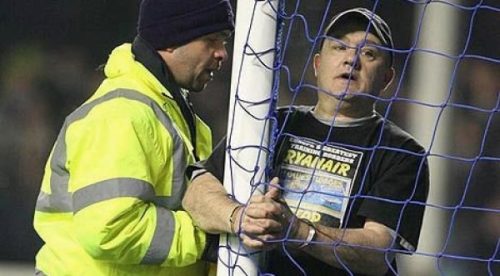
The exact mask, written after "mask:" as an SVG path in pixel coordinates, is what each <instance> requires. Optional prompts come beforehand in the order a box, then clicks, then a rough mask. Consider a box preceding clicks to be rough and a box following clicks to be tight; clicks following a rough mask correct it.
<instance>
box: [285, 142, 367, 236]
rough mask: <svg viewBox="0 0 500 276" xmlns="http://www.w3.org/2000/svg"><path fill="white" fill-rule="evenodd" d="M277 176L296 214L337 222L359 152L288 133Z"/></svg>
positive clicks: (318, 220)
mask: <svg viewBox="0 0 500 276" xmlns="http://www.w3.org/2000/svg"><path fill="white" fill-rule="evenodd" d="M285 150H286V153H285V155H284V159H283V160H282V162H281V165H280V170H279V172H280V173H279V176H280V180H281V182H282V185H283V187H284V190H285V192H284V198H285V200H286V202H287V203H288V205H289V206H290V207H291V208H292V210H294V211H297V216H298V217H299V218H303V219H307V220H309V221H311V222H320V223H321V224H323V225H329V226H336V227H338V226H340V225H341V224H342V221H343V219H344V214H345V211H346V208H347V204H348V202H349V195H350V194H351V190H352V185H353V183H354V180H355V179H356V174H357V171H358V169H359V165H360V163H361V158H362V157H363V153H362V152H359V151H353V150H350V149H346V148H342V147H338V146H332V145H323V146H322V145H321V143H320V142H318V141H315V140H311V139H306V138H301V139H297V138H294V137H291V138H290V140H289V146H288V148H286V149H285Z"/></svg>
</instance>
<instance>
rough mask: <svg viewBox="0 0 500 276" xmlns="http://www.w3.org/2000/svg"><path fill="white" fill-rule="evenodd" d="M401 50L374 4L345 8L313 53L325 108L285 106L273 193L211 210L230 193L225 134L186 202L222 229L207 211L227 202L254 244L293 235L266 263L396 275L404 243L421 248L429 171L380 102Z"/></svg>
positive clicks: (294, 270) (233, 224) (200, 220)
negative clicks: (374, 10) (380, 108)
mask: <svg viewBox="0 0 500 276" xmlns="http://www.w3.org/2000/svg"><path fill="white" fill-rule="evenodd" d="M368 23H369V24H368ZM367 30H368V31H367ZM393 48H394V46H393V42H392V37H391V32H390V29H389V27H388V25H387V24H386V23H385V22H384V21H383V20H382V19H381V18H380V17H379V16H377V15H376V14H374V13H372V12H371V11H369V10H366V9H362V8H356V9H351V10H348V11H345V12H343V13H340V14H338V15H336V16H335V17H334V18H333V19H332V21H331V22H330V24H329V26H328V27H327V29H326V32H325V39H324V40H323V41H322V43H321V46H320V51H319V53H318V54H316V55H315V57H314V69H315V75H316V77H317V86H318V102H317V104H316V106H314V107H303V106H299V107H297V106H295V107H294V106H290V107H285V108H281V109H279V110H278V127H279V129H280V130H281V134H282V135H281V136H280V139H279V141H278V143H277V145H278V146H277V148H276V151H275V156H274V157H275V158H274V160H275V164H274V174H275V175H276V176H277V178H276V179H275V180H274V181H273V182H272V185H271V186H270V188H269V190H268V192H267V193H266V194H265V195H258V196H254V197H253V198H252V199H251V200H250V203H249V204H248V205H247V206H246V207H245V208H242V207H241V206H239V205H238V204H237V203H234V202H233V204H229V203H228V204H227V205H225V206H220V205H219V206H214V208H217V209H215V210H211V207H210V206H211V204H212V203H211V202H214V201H213V199H214V198H216V197H222V196H226V193H225V191H224V189H223V188H222V186H221V184H220V183H221V181H222V179H223V178H222V177H223V165H224V155H225V150H224V149H225V148H224V145H225V142H222V143H221V144H220V146H218V147H217V149H216V150H215V151H214V153H213V154H212V156H211V157H210V158H209V159H208V160H207V161H206V162H204V163H203V164H202V165H200V166H201V167H193V168H192V170H194V171H195V173H194V176H193V177H194V179H193V182H192V184H191V185H190V187H189V188H188V191H187V193H186V196H185V198H184V202H183V205H184V207H185V209H186V210H187V211H188V212H190V214H191V215H192V217H193V220H194V221H195V222H196V223H197V225H198V226H199V227H201V228H202V229H205V230H206V231H209V232H219V231H220V230H223V229H213V228H211V227H212V226H213V225H215V223H216V222H210V221H208V220H207V219H204V218H206V217H210V216H209V215H207V213H206V212H213V211H221V212H226V213H227V214H228V223H229V226H227V227H226V228H229V229H231V232H239V234H240V237H241V238H242V241H243V243H244V244H245V245H246V246H248V247H251V248H264V249H266V248H273V247H276V245H277V244H280V243H281V242H280V240H281V241H282V240H285V242H284V243H285V244H284V245H285V246H278V247H277V248H275V249H274V250H271V251H270V252H269V254H268V263H269V265H268V267H266V268H262V272H268V273H273V274H275V275H302V274H305V275H322V274H326V275H348V274H350V273H354V274H355V275H363V274H375V275H383V274H386V275H393V274H395V273H396V272H397V268H396V264H395V261H394V253H395V252H404V253H412V252H413V251H415V250H416V248H417V245H418V239H419V234H420V228H421V224H422V217H423V212H424V206H425V201H426V199H427V193H428V186H429V183H428V181H429V175H428V167H427V160H426V152H425V150H424V149H423V147H422V146H420V145H419V144H418V143H417V142H416V141H415V139H413V138H412V137H411V136H410V135H409V134H408V133H406V132H404V131H403V130H401V129H400V128H399V127H398V126H396V125H395V124H393V123H392V122H390V121H388V120H386V119H385V118H384V117H382V116H381V115H379V114H378V113H376V112H375V111H374V102H375V99H376V97H377V96H378V95H379V93H380V92H381V91H383V90H385V89H386V88H387V86H388V85H389V84H390V83H391V81H392V79H393V78H394V69H393V67H392V60H393V56H392V52H389V51H387V50H386V49H393ZM205 172H207V173H205ZM277 179H279V180H277ZM278 181H279V185H277V184H278ZM278 187H279V188H278ZM228 200H229V199H228ZM212 205H213V204H212ZM240 219H241V220H240ZM280 245H281V244H280Z"/></svg>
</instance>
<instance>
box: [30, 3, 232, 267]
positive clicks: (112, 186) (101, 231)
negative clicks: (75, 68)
mask: <svg viewBox="0 0 500 276" xmlns="http://www.w3.org/2000/svg"><path fill="white" fill-rule="evenodd" d="M233 24H234V23H233V13H232V9H231V6H230V4H229V1H228V0H143V1H142V2H141V6H140V11H139V20H138V27H137V30H138V35H137V37H136V38H135V40H134V42H133V43H132V44H123V45H121V46H119V47H117V48H116V49H114V50H113V52H112V53H111V55H110V56H109V60H108V62H107V64H106V66H105V69H104V72H105V75H106V79H105V80H104V81H103V82H102V84H101V85H100V86H99V88H98V89H97V91H96V92H95V94H94V95H92V96H91V97H90V99H88V100H87V101H86V102H85V103H84V104H83V105H82V106H80V107H79V108H77V109H76V110H75V111H74V112H73V113H71V114H70V115H69V116H68V117H67V118H66V121H65V123H64V125H63V127H62V130H61V132H60V133H59V136H58V138H57V141H56V142H55V145H54V147H53V149H52V152H51V154H50V156H49V160H48V162H47V165H46V167H45V176H44V178H43V181H42V186H41V191H40V195H39V197H38V201H37V204H36V210H35V218H34V227H35V229H36V231H37V232H38V234H39V235H40V237H41V238H42V239H43V241H44V242H45V244H44V246H43V247H42V248H41V249H40V251H39V252H38V254H37V256H36V273H37V275H203V274H206V271H207V265H206V263H205V262H204V261H203V260H202V259H203V255H204V252H205V249H206V248H207V245H208V238H207V237H208V235H207V234H205V233H204V232H203V231H201V230H200V229H198V228H197V227H196V226H195V225H194V224H193V221H192V219H191V218H190V216H189V215H188V214H187V213H186V212H185V211H183V210H182V206H181V200H182V197H183V195H184V191H185V189H186V185H187V179H186V177H185V175H184V170H185V168H186V166H188V165H189V164H192V163H194V162H195V161H196V160H200V159H205V158H206V157H207V156H208V155H209V153H210V151H211V148H212V141H211V132H210V129H209V128H208V126H207V125H205V123H204V122H203V121H202V120H201V119H200V118H198V117H197V116H196V115H195V114H194V113H193V112H192V109H191V107H190V103H189V102H188V100H187V94H188V93H189V91H201V90H203V89H204V88H205V86H206V85H207V83H208V82H209V81H210V80H211V79H212V78H213V74H214V72H216V71H218V70H219V69H220V66H221V65H222V63H223V62H224V61H225V60H226V59H227V55H228V53H227V51H226V48H225V42H226V40H227V38H228V37H229V36H230V35H231V32H232V31H233V28H234V25H233ZM229 212H230V210H229ZM215 215H221V216H225V217H228V216H230V215H229V214H226V213H224V212H222V213H221V214H215ZM221 221H224V223H225V221H226V220H225V219H222V220H221Z"/></svg>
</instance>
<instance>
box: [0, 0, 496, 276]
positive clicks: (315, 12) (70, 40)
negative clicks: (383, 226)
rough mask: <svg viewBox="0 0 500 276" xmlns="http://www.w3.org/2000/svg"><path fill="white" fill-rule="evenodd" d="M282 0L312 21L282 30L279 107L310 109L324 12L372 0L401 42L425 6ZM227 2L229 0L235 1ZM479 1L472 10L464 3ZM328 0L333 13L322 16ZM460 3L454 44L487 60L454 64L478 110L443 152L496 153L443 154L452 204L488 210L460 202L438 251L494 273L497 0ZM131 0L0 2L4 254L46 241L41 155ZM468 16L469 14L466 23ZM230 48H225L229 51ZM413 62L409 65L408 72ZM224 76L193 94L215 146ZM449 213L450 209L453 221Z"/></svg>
mask: <svg viewBox="0 0 500 276" xmlns="http://www.w3.org/2000/svg"><path fill="white" fill-rule="evenodd" d="M286 2H287V4H286V11H287V13H288V15H293V14H294V13H293V12H294V11H296V14H295V15H303V16H304V18H305V19H306V21H307V28H306V25H305V24H303V23H302V21H301V20H298V17H297V16H295V17H293V16H291V18H292V19H293V22H292V21H290V20H286V21H285V23H286V27H285V32H284V33H285V34H287V33H288V31H289V30H290V34H291V36H290V38H289V40H288V41H289V42H288V44H287V50H286V52H285V56H284V57H285V59H284V63H285V65H286V66H288V67H289V68H290V72H291V74H290V78H288V77H287V76H286V75H285V74H284V72H281V73H282V74H281V77H282V79H281V88H280V104H289V103H290V100H291V98H292V97H293V96H294V94H295V93H297V95H298V100H297V102H296V103H300V104H312V103H314V102H315V95H314V94H315V91H313V90H311V89H307V88H304V87H303V86H302V84H312V85H314V76H313V75H312V70H311V67H312V66H311V63H310V62H309V63H307V58H308V56H309V55H310V54H311V53H313V52H314V51H313V49H314V47H313V45H312V44H311V42H310V41H308V40H307V39H306V38H305V37H306V35H305V34H306V33H308V34H309V35H310V36H315V35H316V34H317V33H318V32H319V31H320V30H319V26H320V22H321V19H322V18H323V16H326V18H329V17H330V16H331V15H333V14H335V13H337V12H339V11H341V10H343V9H345V8H349V7H354V6H364V7H367V8H369V9H372V8H373V7H374V5H377V9H376V10H377V13H379V14H380V15H382V17H384V18H386V20H387V21H388V23H389V25H391V26H392V29H393V30H392V31H393V34H394V39H395V41H396V45H397V48H400V49H407V48H409V47H410V46H411V45H412V44H413V43H414V42H415V39H414V32H415V30H414V27H413V22H414V20H415V14H416V13H415V11H416V9H418V8H419V7H422V5H423V3H424V2H425V1H407V0H384V1H380V2H379V1H347V0H346V1H331V2H329V1H325V0H305V1H302V2H300V3H299V4H298V5H297V6H296V2H295V1H286ZM455 2H458V1H455ZM232 3H233V7H234V6H235V1H234V0H233V1H232ZM480 3H482V6H481V7H480V8H479V9H476V10H474V9H472V8H470V7H474V6H476V5H479V4H480ZM327 4H329V5H330V7H331V9H330V11H329V12H328V13H326V14H324V9H325V7H326V6H327ZM460 4H461V5H463V7H464V8H463V9H460V10H461V19H462V21H463V25H462V26H461V27H460V33H461V34H462V35H461V36H462V37H461V38H460V40H461V41H469V43H468V44H463V45H461V46H462V48H463V46H465V45H466V46H467V48H466V49H465V51H464V53H465V54H470V55H478V56H481V57H483V58H481V59H477V58H475V59H472V58H465V59H463V60H461V61H460V63H459V66H458V68H457V77H456V79H455V81H454V87H453V89H452V90H453V91H452V93H453V94H452V101H453V102H455V103H459V104H467V105H470V106H473V107H476V108H481V110H471V109H460V108H455V111H454V112H455V116H456V122H458V123H457V124H455V125H454V126H453V127H452V129H451V133H450V134H449V143H451V145H452V148H454V150H453V151H452V152H450V153H449V154H450V155H452V156H455V157H461V158H465V159H467V158H468V160H473V159H474V158H475V157H477V156H483V157H484V156H486V157H492V158H490V159H488V160H490V161H482V160H478V161H477V162H476V163H473V162H470V161H468V162H465V161H461V159H455V160H454V161H450V166H451V167H450V172H449V180H448V181H449V183H448V184H449V185H451V186H450V187H452V188H453V189H451V190H450V196H449V203H450V205H453V206H474V207H477V208H489V210H490V211H489V212H485V211H482V210H480V211H474V210H470V209H467V210H466V209H463V210H462V209H460V210H459V211H458V212H456V213H455V215H456V216H455V217H454V218H453V221H452V220H451V219H450V221H452V222H453V227H451V229H450V230H449V231H450V237H449V243H448V244H447V246H446V248H445V249H444V250H443V252H445V253H448V254H452V255H463V256H468V257H471V258H480V259H485V258H486V259H487V258H491V259H496V263H494V264H493V263H492V266H493V267H496V268H498V259H499V257H498V252H496V253H495V247H498V246H500V245H498V244H497V243H498V238H499V237H500V215H499V209H500V195H499V192H498V186H499V185H498V184H499V182H500V177H499V175H500V165H499V163H500V162H499V160H498V158H499V157H500V153H499V152H500V150H499V145H498V143H499V141H500V134H499V133H500V130H499V129H500V122H499V121H500V120H499V118H498V117H499V115H498V113H499V111H498V106H497V107H496V108H495V103H496V101H497V100H498V97H499V91H500V83H499V77H500V75H499V72H500V68H499V64H498V61H499V59H500V50H499V46H500V31H499V30H498V28H499V27H498V26H500V20H499V18H500V12H498V9H499V8H500V3H499V2H498V1H496V0H490V1H479V0H477V1H472V0H469V1H460ZM138 6H139V1H130V0H128V1H127V0H125V1H118V0H85V1H83V0H71V1H68V0H44V1H34V0H23V1H14V0H2V1H1V2H0V65H1V66H0V222H1V226H0V261H21V262H28V263H33V262H34V256H35V253H36V251H37V250H38V248H39V247H40V246H41V244H42V243H41V241H40V239H39V238H38V236H37V235H36V233H35V232H34V230H33V227H32V218H33V210H34V205H35V201H36V197H37V195H38V190H39V187H40V181H41V178H42V174H43V170H44V164H45V161H46V160H47V158H48V154H49V152H50V149H51V147H52V144H53V142H54V141H55V137H56V135H57V133H58V131H59V128H60V127H61V125H62V122H63V120H64V118H65V116H66V115H68V114H69V113H70V112H71V111H72V110H73V109H75V108H76V107H77V106H78V105H80V104H81V103H82V102H83V101H84V100H85V99H86V98H87V97H89V96H90V95H91V94H92V93H93V91H94V90H95V88H96V87H97V86H98V84H99V83H100V81H101V80H102V79H103V75H102V72H101V71H100V70H99V69H98V68H99V66H100V65H102V64H104V63H105V62H106V59H107V55H108V54H109V52H110V51H111V50H112V49H113V48H114V47H115V46H117V45H119V44H121V43H124V42H130V41H131V40H132V39H133V38H134V36H135V33H136V32H135V23H136V18H137V11H138ZM488 7H493V8H488ZM495 9H496V10H497V11H495ZM472 18H474V21H470V20H471V19H472ZM472 23H473V24H472ZM471 25H472V27H471V28H469V27H470V26H471ZM290 26H291V29H288V28H289V27H290ZM469 30H470V32H469ZM469 35H470V39H469V40H467V37H468V36H469ZM231 43H232V42H230V43H229V44H228V45H231ZM231 48H232V46H229V51H230V56H231V55H232V49H231ZM408 55H409V54H408V53H402V54H398V55H397V56H396V60H395V66H396V69H397V70H398V72H399V74H398V75H400V76H401V75H402V74H401V73H402V69H403V65H404V61H405V59H406V58H408ZM409 60H410V61H411V57H409ZM411 68H412V64H411V63H410V64H409V67H408V68H407V69H406V70H411ZM230 72H231V60H229V61H228V62H227V63H226V64H225V65H224V69H223V71H222V72H221V73H220V74H218V75H217V76H216V79H215V80H214V81H213V82H212V83H210V84H209V87H208V88H207V89H206V91H203V92H202V93H199V94H195V95H193V102H194V106H195V109H196V110H197V111H198V113H199V114H200V116H201V117H202V118H204V119H205V121H207V123H208V124H209V125H210V126H211V127H212V129H213V134H214V141H217V140H218V139H220V138H221V137H222V136H223V135H224V133H225V129H226V120H227V111H226V110H227V106H228V99H229V87H230V80H231V78H230ZM303 72H305V73H304V74H303ZM405 76H406V77H405V79H403V81H402V82H401V83H402V85H401V88H400V90H398V91H397V92H398V96H399V97H401V98H411V97H412V96H411V95H410V92H409V89H408V85H409V83H410V81H411V80H410V77H409V74H406V75H405ZM289 88H292V89H291V90H290V89H289ZM395 89H396V86H395V85H393V86H392V88H391V91H389V92H388V94H387V95H385V96H386V97H391V95H394V93H395V92H396V91H395ZM406 107H407V102H406V101H398V99H396V101H395V102H394V105H393V107H392V109H391V112H390V113H389V114H388V116H389V117H390V118H391V119H392V120H394V121H396V122H397V123H399V124H401V125H402V126H403V127H404V126H406V125H407V122H408V116H407V113H406ZM378 108H379V110H380V111H383V110H385V108H386V107H385V106H384V104H382V103H381V104H379V106H378ZM489 119H490V120H489ZM488 120H489V121H488ZM488 122H490V124H489V125H488V124H487V123H488ZM464 194H465V195H466V196H463V195H464ZM452 214H453V213H452V212H450V217H451V215H452ZM497 251H498V248H497ZM440 263H441V265H443V267H444V268H445V270H446V271H461V272H462V273H463V272H465V273H482V272H486V269H487V264H485V263H484V262H480V261H466V260H465V261H464V260H462V261H459V260H456V259H453V258H446V257H443V258H441V259H440ZM456 275H459V274H456ZM460 275H467V274H460Z"/></svg>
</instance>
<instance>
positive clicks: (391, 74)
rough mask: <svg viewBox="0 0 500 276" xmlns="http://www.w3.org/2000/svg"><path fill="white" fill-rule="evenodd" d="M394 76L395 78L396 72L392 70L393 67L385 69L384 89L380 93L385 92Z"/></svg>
mask: <svg viewBox="0 0 500 276" xmlns="http://www.w3.org/2000/svg"><path fill="white" fill-rule="evenodd" d="M395 76H396V70H395V69H394V67H392V66H391V68H389V69H387V70H386V72H385V75H384V88H383V89H382V91H385V90H386V89H387V88H389V85H391V83H392V81H393V80H394V77H395Z"/></svg>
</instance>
